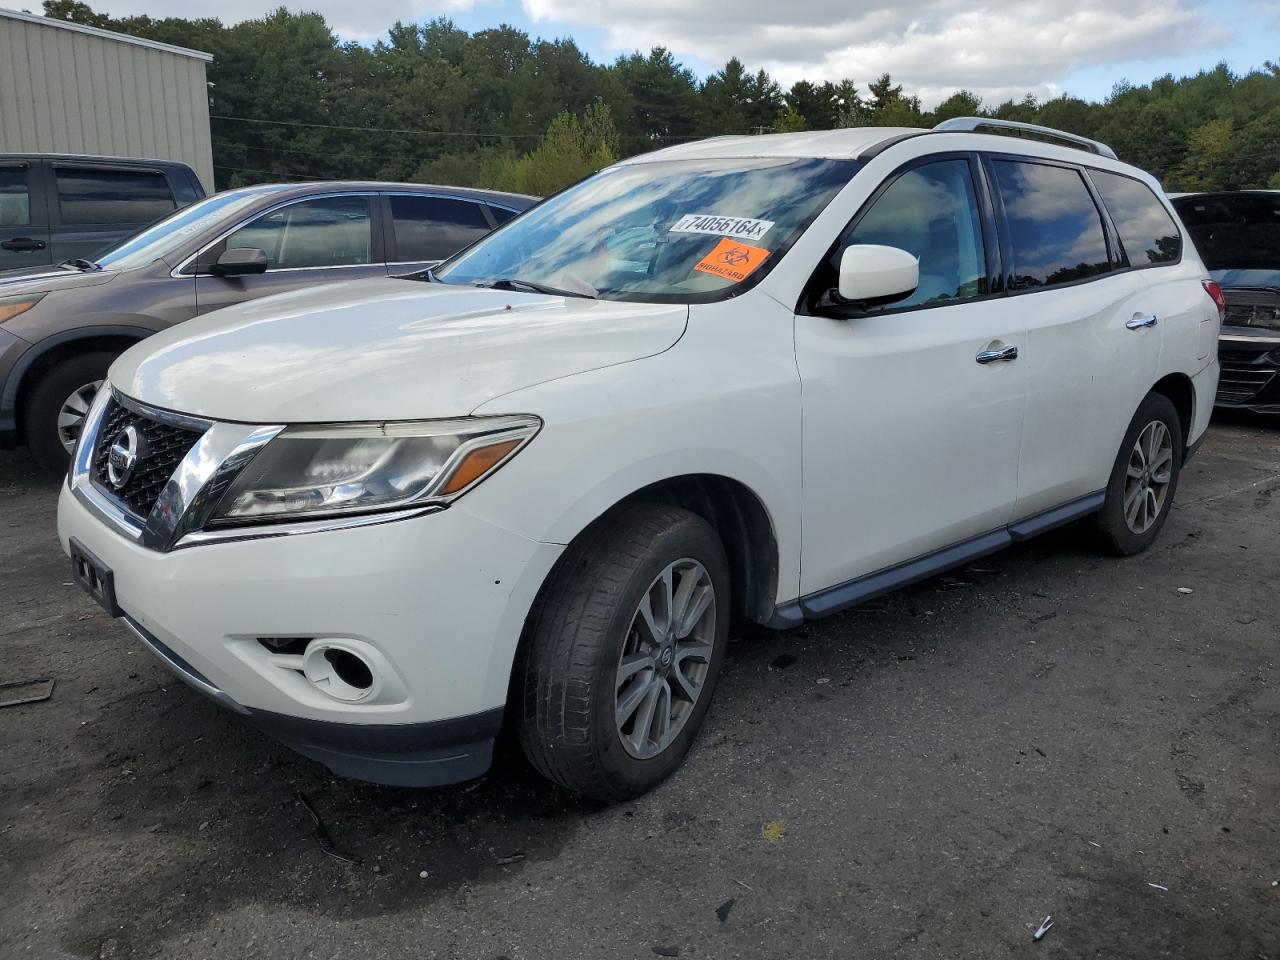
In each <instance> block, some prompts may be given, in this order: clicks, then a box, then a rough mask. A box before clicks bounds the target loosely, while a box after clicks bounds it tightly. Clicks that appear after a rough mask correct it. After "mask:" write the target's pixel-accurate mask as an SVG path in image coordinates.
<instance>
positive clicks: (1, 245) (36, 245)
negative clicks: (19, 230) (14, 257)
mask: <svg viewBox="0 0 1280 960" xmlns="http://www.w3.org/2000/svg"><path fill="white" fill-rule="evenodd" d="M47 246H48V244H47V243H45V242H44V241H43V240H32V239H31V238H30V237H14V238H13V239H12V240H0V249H4V250H18V251H23V252H26V251H29V250H43V249H44V248H45V247H47Z"/></svg>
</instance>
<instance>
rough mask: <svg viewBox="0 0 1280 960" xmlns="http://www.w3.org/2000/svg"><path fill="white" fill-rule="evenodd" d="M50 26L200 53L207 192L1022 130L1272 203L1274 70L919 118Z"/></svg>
mask: <svg viewBox="0 0 1280 960" xmlns="http://www.w3.org/2000/svg"><path fill="white" fill-rule="evenodd" d="M44 12H45V14H46V15H47V16H50V17H57V18H61V19H65V20H70V21H73V22H76V23H82V24H86V25H89V26H95V27H102V28H105V29H109V30H117V31H120V32H122V33H128V34H132V35H135V36H139V37H145V38H148V39H152V40H159V41H162V42H165V43H172V44H177V45H179V46H185V47H192V48H194V49H197V50H205V51H208V52H209V53H211V54H213V57H214V59H213V62H212V63H211V64H210V65H209V67H208V78H209V81H210V88H209V106H210V114H211V115H212V119H211V125H212V134H213V156H214V167H215V174H216V176H217V185H218V186H219V187H220V188H226V187H230V186H237V185H240V184H245V183H255V182H261V181H269V180H300V179H375V180H417V181H427V182H438V183H453V184H459V185H473V186H506V187H509V188H512V189H519V190H524V191H528V192H532V193H539V194H541V193H547V192H551V191H552V190H555V189H559V187H561V186H564V185H565V184H566V183H571V182H573V181H574V180H576V179H578V178H580V177H582V176H584V175H586V174H587V173H589V172H590V171H591V170H595V169H598V168H599V167H600V166H602V165H604V164H606V163H609V162H612V160H613V159H614V158H616V157H624V156H630V155H632V154H635V153H639V152H642V151H645V150H653V149H657V148H659V147H664V146H667V145H669V144H672V143H679V142H682V141H685V140H691V139H697V138H700V137H705V136H714V135H717V134H749V133H753V132H762V131H766V130H771V129H772V130H777V131H784V130H803V129H810V130H825V129H832V128H836V127H856V126H885V127H889V126H906V127H931V126H933V125H934V124H936V123H939V122H941V121H943V120H946V119H949V118H952V117H958V116H972V115H978V116H991V117H997V118H1001V119H1008V120H1020V121H1026V122H1030V123H1038V124H1042V125H1044V126H1049V127H1056V128H1059V129H1062V130H1069V131H1072V132H1074V133H1079V134H1083V135H1084V136H1088V137H1094V138H1097V139H1099V140H1102V141H1104V142H1106V143H1109V144H1111V146H1112V147H1114V148H1115V150H1116V152H1117V153H1118V154H1119V156H1120V158H1121V159H1123V160H1127V161H1129V162H1132V163H1135V164H1137V165H1138V166H1140V167H1143V168H1145V169H1147V170H1150V171H1151V172H1152V173H1154V174H1155V175H1156V176H1157V177H1159V178H1161V179H1162V180H1163V181H1164V182H1165V185H1166V186H1167V187H1168V188H1169V189H1178V190H1193V189H1234V188H1248V187H1264V186H1271V187H1273V188H1280V64H1277V63H1272V62H1268V63H1266V64H1265V65H1264V66H1263V67H1262V68H1260V69H1257V70H1254V71H1252V72H1250V73H1248V74H1245V75H1239V74H1236V73H1233V72H1232V71H1231V70H1230V69H1229V68H1228V67H1227V66H1226V65H1225V64H1218V65H1217V66H1215V67H1213V68H1212V69H1209V70H1204V71H1201V72H1200V73H1198V74H1195V75H1194V76H1187V77H1173V76H1164V77H1158V78H1156V79H1155V80H1153V81H1152V82H1151V83H1149V84H1146V85H1135V84H1132V83H1129V82H1128V81H1121V82H1119V83H1117V84H1116V85H1115V87H1114V89H1113V90H1112V92H1111V95H1110V96H1109V97H1108V98H1107V99H1106V100H1105V101H1104V102H1102V103H1091V102H1087V101H1085V100H1081V99H1079V98H1076V97H1068V96H1061V97H1057V98H1055V99H1052V100H1048V101H1046V102H1044V103H1040V102H1038V101H1037V100H1036V99H1035V98H1034V97H1032V96H1030V95H1028V96H1025V97H1023V98H1021V99H1010V100H1007V101H1006V102H1004V103H1001V104H998V105H995V106H993V107H985V106H983V104H982V102H981V100H980V99H979V98H978V96H977V95H976V94H974V93H972V92H970V91H966V90H959V91H957V92H955V93H953V94H952V95H950V96H949V97H947V98H946V99H944V100H943V101H942V102H941V103H939V104H938V105H937V106H936V107H934V108H933V109H932V110H929V111H925V110H923V109H922V107H921V103H920V101H919V99H918V98H917V97H915V96H913V95H911V94H909V93H907V92H906V91H905V90H904V88H903V85H902V83H900V82H895V81H894V79H893V78H892V77H891V76H889V75H888V74H884V75H882V76H880V77H878V78H877V79H876V80H875V81H874V82H872V83H870V84H868V85H867V87H866V89H865V91H859V89H858V87H856V86H855V85H854V83H853V82H852V81H851V80H847V79H846V80H842V81H840V82H837V83H832V82H829V81H824V82H821V83H817V82H814V81H810V80H801V81H799V82H797V83H795V84H793V85H792V87H791V88H790V89H789V90H787V91H785V92H784V91H783V90H782V88H781V87H780V86H779V85H778V83H777V82H776V81H775V80H774V79H773V78H772V77H770V76H769V74H768V73H766V72H765V71H763V70H756V71H754V72H753V71H752V70H750V69H749V68H748V67H747V66H746V65H745V64H744V63H742V62H741V61H740V60H738V59H736V58H734V59H730V60H729V61H728V62H727V63H726V64H725V65H724V67H723V68H721V69H720V70H718V71H716V72H715V73H713V74H712V75H711V76H709V77H707V78H705V79H704V80H701V81H700V80H699V79H698V78H697V77H696V76H695V75H694V74H693V72H692V71H690V70H689V69H688V68H687V67H685V66H683V65H682V64H681V63H679V62H678V61H677V60H676V59H675V57H673V56H672V54H671V52H670V51H669V50H666V49H664V48H662V47H656V48H654V49H652V50H650V51H649V52H648V53H642V52H640V51H636V52H634V53H632V54H629V55H627V56H623V57H619V58H618V59H617V60H615V61H614V62H613V63H610V64H598V63H594V62H593V61H592V60H591V59H590V57H588V56H587V55H586V54H585V53H583V51H582V50H581V49H579V48H578V46H577V45H576V44H575V43H574V42H573V40H571V39H558V40H543V39H532V38H530V37H529V35H528V34H526V33H524V32H523V31H521V30H517V29H516V28H514V27H512V26H509V25H505V24H504V25H501V26H498V27H495V28H493V29H489V30H480V31H477V32H476V33H468V32H467V31H465V30H462V29H459V28H458V27H457V26H456V25H455V24H454V23H453V22H452V21H450V20H448V19H443V18H441V19H435V20H429V21H427V22H425V23H421V24H412V23H411V24H405V23H396V24H394V25H392V26H391V28H390V29H389V30H388V31H387V34H386V36H385V37H383V38H382V39H381V40H379V41H377V42H376V43H374V44H372V45H371V46H364V45H361V44H357V43H343V42H341V41H339V40H338V38H337V37H335V36H334V34H333V32H332V31H331V30H330V29H329V26H328V24H327V23H326V22H325V20H324V18H323V17H321V16H319V15H318V14H312V13H290V12H289V11H288V10H286V9H284V8H283V7H282V8H280V9H277V10H275V11H273V12H271V13H268V14H266V15H265V16H263V17H261V18H259V19H256V20H247V21H243V22H241V23H237V24H234V25H232V26H226V25H224V24H223V23H222V22H221V21H219V20H217V19H214V18H209V17H206V18H201V19H192V20H188V19H183V18H180V17H166V18H160V19H156V18H152V17H147V16H138V17H111V16H109V15H106V14H102V13H98V12H96V11H94V10H93V9H92V7H91V6H89V5H88V4H86V3H84V2H81V0H45V3H44Z"/></svg>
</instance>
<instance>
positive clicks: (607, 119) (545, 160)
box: [492, 101, 618, 196]
mask: <svg viewBox="0 0 1280 960" xmlns="http://www.w3.org/2000/svg"><path fill="white" fill-rule="evenodd" d="M617 149H618V131H617V129H616V128H615V127H614V125H613V117H612V115H611V114H610V111H609V106H608V104H606V103H604V102H603V101H597V102H595V103H593V104H592V105H591V106H589V107H587V109H586V110H585V111H584V112H583V115H582V117H581V119H579V118H578V117H577V116H575V115H574V114H572V113H562V114H560V116H558V117H556V118H555V119H554V120H552V121H551V126H550V127H548V128H547V135H546V136H545V137H544V138H543V140H542V143H540V144H538V146H537V147H535V148H534V149H533V150H531V151H529V152H528V153H526V154H525V155H524V156H523V157H521V158H520V159H519V160H517V161H515V162H514V163H511V164H508V165H505V166H504V167H502V168H500V169H499V170H498V171H497V174H498V177H497V179H496V180H495V182H494V183H493V184H492V185H493V186H496V187H501V188H503V189H506V190H514V191H516V192H517V193H530V194H533V195H534V196H547V195H548V194H552V193H555V192H556V191H557V190H562V189H564V188H565V187H567V186H568V185H569V184H571V183H576V182H577V181H579V180H581V179H582V178H583V177H585V176H587V175H588V174H592V173H595V172H596V171H597V170H599V169H601V168H603V167H607V166H609V164H611V163H613V162H615V161H616V160H617V159H618V157H617Z"/></svg>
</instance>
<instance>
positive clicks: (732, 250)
mask: <svg viewBox="0 0 1280 960" xmlns="http://www.w3.org/2000/svg"><path fill="white" fill-rule="evenodd" d="M768 256H769V251H768V250H766V249H765V248H764V247H753V246H751V245H749V244H746V243H742V242H740V241H738V240H730V239H729V238H728V237H724V238H723V239H722V240H721V241H720V242H719V243H717V244H716V247H715V249H714V250H712V251H711V252H710V253H708V254H707V255H706V256H705V257H703V258H702V259H701V260H699V261H698V262H697V263H695V264H694V265H693V269H695V270H699V271H701V272H702V273H713V274H715V275H716V276H717V277H724V278H725V279H726V280H732V281H733V282H734V283H741V282H742V281H743V280H745V279H747V277H749V276H751V274H753V273H754V272H755V270H756V268H757V267H759V266H760V264H762V263H764V261H765V258H766V257H768Z"/></svg>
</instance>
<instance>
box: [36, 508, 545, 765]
mask: <svg viewBox="0 0 1280 960" xmlns="http://www.w3.org/2000/svg"><path fill="white" fill-rule="evenodd" d="M58 530H59V536H60V539H61V541H62V543H63V548H64V549H68V543H69V540H70V538H72V537H74V538H75V539H76V540H77V541H79V542H80V543H81V544H83V545H84V546H85V547H86V548H87V549H88V550H89V551H91V552H92V554H93V555H94V556H95V558H97V559H98V560H100V561H101V562H102V563H103V564H104V565H106V567H108V568H109V569H110V570H111V573H112V578H113V582H114V589H115V598H116V602H117V604H118V607H119V609H120V611H121V613H122V619H123V621H124V622H125V624H126V625H127V626H129V627H130V629H132V630H133V632H134V633H135V634H136V635H137V636H138V637H139V638H140V639H141V640H142V642H143V643H144V644H145V645H146V646H147V647H148V648H149V649H151V651H152V652H153V653H156V654H157V655H158V656H160V657H161V659H163V660H164V661H165V662H166V664H167V665H168V666H169V667H170V669H172V670H173V671H174V672H175V673H177V674H178V675H179V676H180V677H182V678H183V679H184V680H186V681H187V682H188V683H189V684H191V685H192V686H193V687H195V688H196V689H198V690H200V691H201V692H202V693H204V694H206V695H207V696H210V697H212V698H213V699H214V700H215V701H217V702H219V703H220V704H221V705H222V706H224V707H227V708H228V709H231V710H233V711H234V712H236V713H239V714H240V715H242V716H243V717H245V718H246V719H247V720H249V721H250V722H251V723H254V724H255V725H256V726H258V727H260V728H262V729H263V730H265V731H266V732H267V733H269V734H271V735H273V736H275V737H276V738H277V739H279V740H281V741H283V742H284V743H286V744H287V745H289V746H291V747H293V748H294V749H296V750H298V751H299V752H301V753H303V754H305V755H307V756H309V757H312V758H313V759H316V760H319V761H320V762H322V763H324V764H326V765H327V766H328V767H329V768H330V769H332V770H333V771H335V772H336V773H339V774H342V775H345V776H352V777H356V778H359V779H367V780H372V781H374V782H379V783H392V784H399V785H433V784H439V783H448V782H456V781H457V780H461V779H467V778H470V777H474V776H477V775H479V774H480V773H482V772H483V771H484V770H485V769H486V768H487V767H488V764H489V760H490V752H491V748H492V742H493V737H494V736H495V735H496V733H497V729H498V725H499V724H500V722H501V716H502V708H503V705H504V703H505V701H506V695H507V687H508V683H509V680H510V675H511V666H512V662H513V660H514V656H515V650H516V646H517V643H518V641H519V638H520V634H521V632H522V630H523V627H524V619H525V616H526V614H527V612H528V610H529V608H530V606H531V605H532V603H533V599H534V597H535V596H536V594H537V591H538V589H539V587H540V586H541V583H542V581H543V579H544V578H545V576H546V574H547V573H548V572H549V571H550V569H551V567H552V565H553V564H554V562H555V560H556V558H557V557H558V556H559V554H560V552H561V551H562V550H563V547H561V546H558V545H555V544H544V543H539V542H536V541H532V540H528V539H526V538H524V537H521V536H519V535H517V534H514V533H512V532H510V531H508V530H505V529H503V528H500V527H498V526H495V525H493V524H491V523H488V522H487V521H483V520H480V519H479V518H477V517H475V516H473V515H471V514H469V513H468V512H467V511H466V509H465V504H455V505H453V506H452V507H450V508H449V509H447V510H443V511H440V512H438V513H434V514H430V515H426V516H419V517H414V518H410V519H403V520H397V521H393V522H388V523H382V524H378V525H373V526H361V527H351V528H347V529H339V530H328V531H324V532H317V533H307V534H302V535H297V536H279V537H270V538H260V539H248V540H239V541H230V542H218V543H208V544H199V545H196V546H191V547H187V548H184V549H180V550H174V551H172V552H167V553H166V552H159V551H156V550H152V549H149V548H147V547H144V546H142V545H141V544H140V543H139V542H137V541H135V540H133V539H131V538H130V537H128V536H126V535H124V534H122V533H120V532H118V531H117V530H116V529H114V528H112V527H111V526H109V525H108V524H107V523H106V522H104V520H102V519H100V518H99V516H97V515H96V514H95V512H94V511H93V510H92V509H91V508H90V507H89V506H86V504H85V503H84V502H83V501H82V500H81V499H79V498H78V497H76V496H75V495H74V494H73V493H72V492H71V491H70V489H69V488H68V487H67V486H66V485H64V487H63V490H62V494H61V497H60V499H59V503H58ZM260 637H267V638H301V639H303V640H306V639H308V638H317V639H322V640H323V639H325V638H341V639H343V640H349V641H351V642H354V643H358V644H361V645H363V647H364V648H365V649H370V650H372V651H375V652H376V653H375V656H376V657H377V658H379V660H378V662H380V663H382V664H384V665H385V668H386V670H387V672H388V674H390V675H389V676H388V677H387V678H385V679H386V681H387V682H386V683H383V684H382V685H381V687H380V691H379V693H378V695H377V696H375V697H373V698H371V700H370V701H367V702H358V703H346V702H340V701H337V700H334V699H332V698H330V697H328V696H326V695H325V694H324V693H322V692H320V691H319V690H318V689H316V687H315V686H314V685H313V684H312V683H311V682H310V681H309V680H308V679H307V678H306V677H305V676H304V675H303V673H302V672H300V670H299V669H297V668H296V667H294V666H293V665H292V661H291V660H290V658H288V657H280V656H276V655H274V654H273V653H272V652H271V651H270V650H269V649H268V648H267V647H265V646H263V645H262V644H261V643H260V642H259V640H258V638H260ZM294 659H297V658H294Z"/></svg>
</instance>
